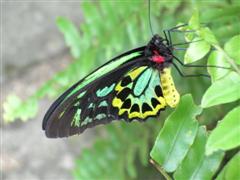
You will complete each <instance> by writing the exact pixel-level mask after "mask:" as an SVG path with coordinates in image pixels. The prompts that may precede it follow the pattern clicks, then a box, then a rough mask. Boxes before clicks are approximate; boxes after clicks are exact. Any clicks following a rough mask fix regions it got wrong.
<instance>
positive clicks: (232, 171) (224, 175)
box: [216, 153, 240, 180]
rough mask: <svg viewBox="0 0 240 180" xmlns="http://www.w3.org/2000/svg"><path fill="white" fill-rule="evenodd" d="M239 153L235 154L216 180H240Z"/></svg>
mask: <svg viewBox="0 0 240 180" xmlns="http://www.w3.org/2000/svg"><path fill="white" fill-rule="evenodd" d="M239 164H240V153H237V154H236V155H235V156H234V157H233V158H232V159H231V160H230V162H228V163H227V165H226V166H225V167H224V169H223V170H222V172H221V173H220V174H219V175H218V177H217V178H216V180H225V179H240V173H239Z"/></svg>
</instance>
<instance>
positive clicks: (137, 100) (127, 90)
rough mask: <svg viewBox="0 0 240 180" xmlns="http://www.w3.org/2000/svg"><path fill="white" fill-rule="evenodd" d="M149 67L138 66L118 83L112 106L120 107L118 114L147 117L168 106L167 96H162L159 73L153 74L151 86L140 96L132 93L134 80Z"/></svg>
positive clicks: (130, 117)
mask: <svg viewBox="0 0 240 180" xmlns="http://www.w3.org/2000/svg"><path fill="white" fill-rule="evenodd" d="M146 68H147V66H143V67H139V68H136V69H134V70H132V71H130V72H129V73H127V74H126V75H125V76H124V78H123V79H122V80H121V81H120V82H119V83H118V84H117V85H116V87H115V91H116V96H115V97H114V98H113V100H112V106H113V107H116V108H117V109H118V115H119V116H121V115H123V114H124V113H126V114H127V116H128V118H129V119H134V118H139V119H146V118H147V117H149V116H156V115H157V114H158V112H159V110H161V109H164V108H165V107H166V106H167V104H168V103H167V99H166V97H165V96H164V97H162V93H161V92H162V91H161V87H160V79H159V74H158V72H156V73H155V74H153V76H154V77H153V79H152V80H151V82H150V86H149V87H148V88H147V90H146V91H145V92H144V94H142V95H141V96H140V97H135V96H134V95H133V94H132V93H133V92H132V85H133V82H134V80H135V79H136V78H137V77H138V76H139V75H140V74H141V73H142V72H143V71H144V70H145V69H146Z"/></svg>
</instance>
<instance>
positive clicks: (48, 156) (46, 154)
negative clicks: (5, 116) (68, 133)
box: [0, 0, 94, 180]
mask: <svg viewBox="0 0 240 180" xmlns="http://www.w3.org/2000/svg"><path fill="white" fill-rule="evenodd" d="M57 16H65V17H68V18H69V19H71V20H72V21H73V22H75V23H76V24H79V22H80V21H81V12H80V3H79V2H77V1H71V2H64V1H61V0H54V1H12V0H8V1H3V2H2V1H1V26H0V27H1V33H2V37H1V64H2V67H1V68H2V69H1V82H0V83H1V92H2V93H1V101H0V103H1V112H2V102H3V101H4V99H5V98H6V95H8V94H9V93H11V92H14V93H16V94H17V95H19V96H20V97H22V98H26V97H27V96H29V95H31V94H33V92H34V91H35V90H36V89H37V87H39V86H40V85H41V84H43V82H45V81H46V80H47V79H50V78H51V76H52V75H53V74H54V73H55V72H57V71H59V70H60V69H63V68H64V67H65V66H66V65H67V64H68V63H69V61H70V60H71V57H70V56H68V55H67V54H68V50H67V49H66V47H65V43H64V41H63V37H62V35H61V33H59V31H58V29H57V27H56V24H55V20H56V17H57ZM51 102H52V101H51V100H47V99H44V100H42V101H41V102H40V110H39V113H38V115H37V117H36V118H35V119H32V120H29V121H27V122H21V121H16V122H15V123H12V124H4V123H2V122H1V126H0V128H1V129H0V130H1V163H3V166H1V167H0V171H1V174H2V176H3V179H6V180H19V179H24V180H35V179H41V180H42V179H44V180H45V179H46V180H52V179H60V180H66V179H71V178H72V176H71V170H72V169H73V166H74V159H75V157H76V156H77V155H78V154H79V153H80V151H81V149H82V148H83V147H88V146H90V145H91V141H92V139H93V136H94V130H89V131H86V132H85V133H84V134H82V135H81V136H75V137H71V138H69V139H47V138H46V137H45V134H44V132H43V131H42V129H41V123H42V118H43V116H44V113H45V112H46V110H47V108H48V107H49V105H50V103H51ZM1 121H2V116H1Z"/></svg>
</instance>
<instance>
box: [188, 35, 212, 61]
mask: <svg viewBox="0 0 240 180" xmlns="http://www.w3.org/2000/svg"><path fill="white" fill-rule="evenodd" d="M193 41H197V42H193V43H191V44H190V46H189V47H188V49H187V51H186V54H185V56H184V62H185V63H186V64H187V63H192V62H195V61H197V60H200V59H202V58H203V57H204V56H205V55H206V54H207V53H208V52H209V50H210V48H211V46H210V44H209V43H208V42H206V41H202V40H200V39H199V38H194V39H193Z"/></svg>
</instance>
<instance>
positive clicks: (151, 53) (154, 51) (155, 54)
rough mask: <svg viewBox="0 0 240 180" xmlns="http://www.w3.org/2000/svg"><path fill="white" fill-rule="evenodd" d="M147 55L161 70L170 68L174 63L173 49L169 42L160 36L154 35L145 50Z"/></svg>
mask: <svg viewBox="0 0 240 180" xmlns="http://www.w3.org/2000/svg"><path fill="white" fill-rule="evenodd" d="M145 55H146V56H147V57H149V60H150V61H152V62H154V63H156V65H157V67H158V68H159V69H161V70H162V69H163V68H165V67H168V66H169V64H170V63H171V62H172V58H173V56H172V48H171V47H170V46H168V45H167V41H166V40H165V39H163V38H162V37H160V36H159V35H157V34H156V35H154V36H153V37H152V39H151V40H150V42H149V43H148V45H147V47H146V49H145Z"/></svg>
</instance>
